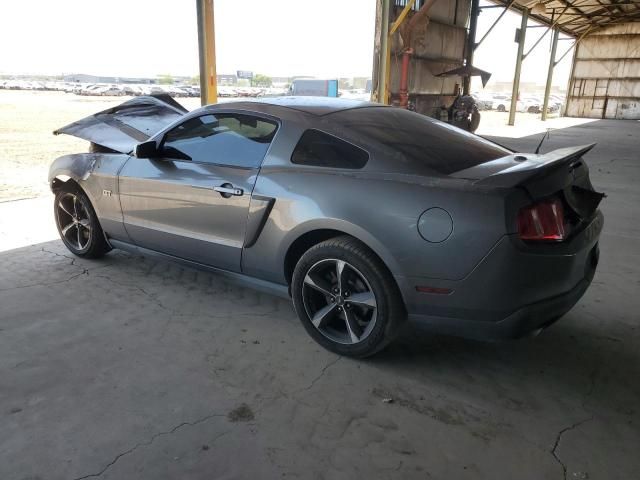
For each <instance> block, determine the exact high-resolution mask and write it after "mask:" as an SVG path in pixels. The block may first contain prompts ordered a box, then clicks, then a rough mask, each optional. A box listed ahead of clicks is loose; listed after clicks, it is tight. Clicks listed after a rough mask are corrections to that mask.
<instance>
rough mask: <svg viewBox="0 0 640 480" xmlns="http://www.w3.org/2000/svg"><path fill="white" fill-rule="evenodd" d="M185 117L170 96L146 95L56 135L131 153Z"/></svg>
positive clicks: (58, 131) (185, 110)
mask: <svg viewBox="0 0 640 480" xmlns="http://www.w3.org/2000/svg"><path fill="white" fill-rule="evenodd" d="M185 113H187V109H185V108H184V107H183V106H182V105H180V104H179V103H178V102H176V101H175V100H173V99H172V98H171V97H170V96H168V95H145V96H140V97H136V98H132V99H131V100H127V101H126V102H124V103H121V104H120V105H118V106H115V107H112V108H109V109H107V110H104V111H102V112H99V113H95V114H93V115H90V116H88V117H86V118H83V119H82V120H78V121H76V122H73V123H70V124H69V125H66V126H64V127H62V128H59V129H57V130H55V131H54V132H53V133H54V135H59V134H61V133H63V134H67V135H73V136H75V137H78V138H82V139H83V140H88V141H89V142H91V143H92V144H95V145H99V146H101V147H104V148H107V149H109V150H113V151H115V152H120V153H129V152H131V151H132V150H133V149H134V147H135V146H136V145H137V144H138V143H140V142H144V141H145V140H148V139H149V138H150V137H151V136H152V135H154V134H155V133H156V132H158V131H159V130H161V129H162V128H164V127H166V126H167V125H169V124H170V123H171V122H173V121H175V120H177V119H179V118H180V117H182V116H183V115H184V114H185Z"/></svg>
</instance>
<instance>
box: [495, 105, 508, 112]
mask: <svg viewBox="0 0 640 480" xmlns="http://www.w3.org/2000/svg"><path fill="white" fill-rule="evenodd" d="M497 110H498V111H499V112H506V111H507V108H506V107H505V106H504V105H498V108H497Z"/></svg>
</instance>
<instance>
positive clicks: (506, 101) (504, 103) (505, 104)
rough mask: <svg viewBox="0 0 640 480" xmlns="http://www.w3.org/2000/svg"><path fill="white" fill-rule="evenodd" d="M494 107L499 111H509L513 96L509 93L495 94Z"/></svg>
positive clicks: (493, 97)
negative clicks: (508, 94)
mask: <svg viewBox="0 0 640 480" xmlns="http://www.w3.org/2000/svg"><path fill="white" fill-rule="evenodd" d="M492 99H493V108H494V110H496V111H498V112H508V111H509V109H510V108H511V97H510V96H507V95H501V94H497V95H493V96H492Z"/></svg>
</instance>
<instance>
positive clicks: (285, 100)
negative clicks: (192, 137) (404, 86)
mask: <svg viewBox="0 0 640 480" xmlns="http://www.w3.org/2000/svg"><path fill="white" fill-rule="evenodd" d="M216 105H217V106H218V107H225V106H229V107H245V108H251V107H252V106H256V105H261V106H263V108H261V109H260V110H261V111H263V112H266V111H267V110H268V108H267V109H265V108H264V106H267V107H268V106H273V107H276V109H277V108H282V107H284V108H290V109H292V110H298V111H300V112H304V113H309V114H312V115H318V116H322V115H328V114H330V113H335V112H340V111H343V110H351V109H354V108H364V107H384V106H385V105H382V104H379V103H374V102H367V101H364V100H355V99H347V98H333V97H296V96H286V97H269V98H260V99H255V100H244V101H239V102H225V103H218V104H216ZM205 108H206V107H205ZM274 113H275V112H274Z"/></svg>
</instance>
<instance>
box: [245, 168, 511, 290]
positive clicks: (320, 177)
mask: <svg viewBox="0 0 640 480" xmlns="http://www.w3.org/2000/svg"><path fill="white" fill-rule="evenodd" d="M508 193H509V192H507V191H501V190H486V189H476V188H471V186H470V185H469V183H468V182H466V181H458V180H455V181H448V180H443V179H435V180H434V179H427V178H419V179H415V178H413V180H411V181H409V180H408V179H406V178H405V179H400V178H393V176H389V175H385V176H384V178H383V175H381V174H367V173H365V172H364V171H358V172H355V171H347V170H343V171H340V170H329V169H324V168H317V167H300V168H298V167H297V166H288V167H278V166H265V167H263V169H262V171H261V173H260V175H259V177H258V181H257V183H256V186H255V190H254V194H259V195H264V196H267V197H273V198H275V199H276V201H275V204H274V207H273V209H272V211H271V213H270V215H269V218H268V219H267V221H266V224H265V226H264V229H263V231H262V233H261V235H260V237H259V238H258V240H257V241H256V243H255V244H254V245H253V246H252V247H251V248H248V249H245V251H244V253H243V271H244V272H245V273H248V274H250V275H255V276H258V277H260V278H265V279H268V280H271V281H276V282H281V283H282V282H284V281H285V274H284V258H285V255H286V253H287V251H288V249H289V247H290V246H291V244H292V243H293V242H294V241H295V240H296V239H297V238H299V237H300V236H301V235H302V234H304V233H307V232H309V231H312V230H315V229H335V230H339V231H343V232H345V233H347V234H350V235H352V236H354V237H356V238H358V239H359V240H361V241H363V242H364V243H365V244H367V245H368V246H369V247H370V248H371V249H372V250H373V251H374V252H375V253H376V254H377V255H378V256H379V257H380V258H381V259H382V260H383V261H384V262H385V264H386V265H387V267H388V268H389V269H390V270H391V272H392V273H393V274H394V275H395V276H396V277H404V276H412V277H416V276H419V277H428V278H434V279H448V280H459V279H462V278H464V277H465V276H466V275H468V273H469V272H470V271H471V270H472V269H473V267H474V266H476V265H477V264H478V263H479V262H480V261H481V260H482V258H483V257H484V256H485V255H486V254H487V253H488V252H489V250H490V249H491V248H492V247H493V246H494V245H495V244H496V243H497V242H498V241H499V239H500V238H501V237H502V236H503V235H504V234H505V233H507V227H506V223H505V212H504V205H505V196H506V195H507V194H508ZM432 207H440V208H443V209H445V210H447V212H449V214H450V215H451V217H452V219H453V232H452V234H451V235H450V237H449V238H448V239H446V240H445V241H443V242H441V243H430V242H428V241H426V240H424V239H423V238H422V237H421V236H420V234H419V233H418V219H419V217H420V215H421V214H422V213H423V212H424V211H425V210H427V209H429V208H432Z"/></svg>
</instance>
